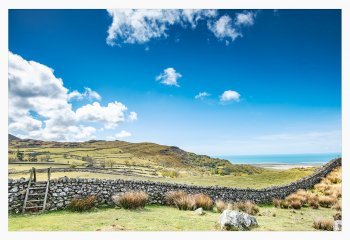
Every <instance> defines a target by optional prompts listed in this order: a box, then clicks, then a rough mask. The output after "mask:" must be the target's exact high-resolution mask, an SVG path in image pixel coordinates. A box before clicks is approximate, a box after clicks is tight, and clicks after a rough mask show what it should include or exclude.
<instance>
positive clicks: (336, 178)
mask: <svg viewBox="0 0 350 240" xmlns="http://www.w3.org/2000/svg"><path fill="white" fill-rule="evenodd" d="M326 179H327V180H328V181H329V182H330V183H333V184H337V183H341V182H342V179H341V171H340V169H339V168H337V169H335V170H334V171H332V172H331V173H329V174H328V175H327V176H326Z"/></svg>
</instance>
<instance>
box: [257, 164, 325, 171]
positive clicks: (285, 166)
mask: <svg viewBox="0 0 350 240" xmlns="http://www.w3.org/2000/svg"><path fill="white" fill-rule="evenodd" d="M251 165H252V166H255V167H261V168H266V169H273V170H288V169H291V168H311V167H321V166H322V165H323V164H322V163H317V164H316V163H315V164H289V163H276V164H275V163H271V164H270V163H267V164H264V163H262V164H251Z"/></svg>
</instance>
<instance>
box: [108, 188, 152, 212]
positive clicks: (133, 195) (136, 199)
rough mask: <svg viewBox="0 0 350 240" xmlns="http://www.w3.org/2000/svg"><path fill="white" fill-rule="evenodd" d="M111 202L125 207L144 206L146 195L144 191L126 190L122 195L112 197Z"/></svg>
mask: <svg viewBox="0 0 350 240" xmlns="http://www.w3.org/2000/svg"><path fill="white" fill-rule="evenodd" d="M112 200H113V202H114V203H115V204H116V205H117V206H120V207H122V208H125V209H137V208H144V207H145V206H146V203H147V201H148V195H147V193H145V192H126V193H123V194H122V195H119V196H118V195H117V196H113V197H112Z"/></svg>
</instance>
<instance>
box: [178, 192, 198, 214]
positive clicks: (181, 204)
mask: <svg viewBox="0 0 350 240" xmlns="http://www.w3.org/2000/svg"><path fill="white" fill-rule="evenodd" d="M174 203H175V207H177V208H178V209H179V210H194V209H195V208H196V202H195V200H194V198H193V196H192V195H189V194H186V195H184V196H180V197H178V198H176V199H175V200H174Z"/></svg>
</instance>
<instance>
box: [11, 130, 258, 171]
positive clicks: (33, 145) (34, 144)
mask: <svg viewBox="0 0 350 240" xmlns="http://www.w3.org/2000/svg"><path fill="white" fill-rule="evenodd" d="M8 139H9V140H8V144H9V158H11V159H12V160H14V161H15V160H16V152H17V151H23V152H24V155H25V156H27V160H28V161H30V157H31V155H33V154H34V153H35V155H36V156H37V157H36V158H35V159H36V161H39V162H40V161H42V159H43V158H41V156H47V155H48V154H49V155H50V159H51V161H54V162H60V163H62V162H67V163H68V162H69V163H73V162H74V163H76V164H81V165H84V162H85V160H86V157H90V158H93V159H94V160H95V162H96V164H97V165H99V164H101V162H103V161H106V160H108V159H114V160H115V161H117V162H118V163H127V162H129V164H132V165H136V166H137V165H141V166H147V165H149V166H150V167H151V166H153V167H160V168H175V169H197V170H201V171H213V170H214V171H221V173H222V172H223V174H225V175H227V174H230V173H248V174H253V173H258V172H261V171H262V169H260V168H257V167H253V166H250V165H236V164H231V163H230V162H229V161H228V160H224V159H219V158H212V157H209V156H206V155H198V154H195V153H191V152H187V151H184V150H182V149H180V148H178V147H176V146H165V145H160V144H156V143H149V142H141V143H131V142H126V141H118V140H116V141H104V140H90V141H86V142H55V141H41V140H34V139H20V138H18V137H16V136H13V135H11V134H9V136H8ZM70 159H71V160H70ZM24 160H26V157H24ZM130 162H131V163H130Z"/></svg>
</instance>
